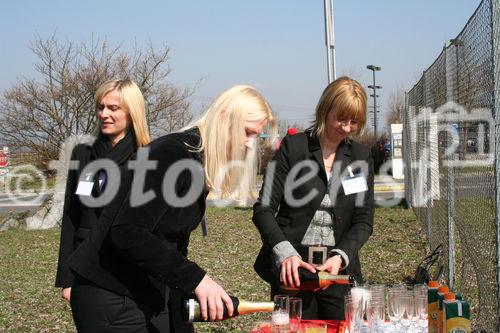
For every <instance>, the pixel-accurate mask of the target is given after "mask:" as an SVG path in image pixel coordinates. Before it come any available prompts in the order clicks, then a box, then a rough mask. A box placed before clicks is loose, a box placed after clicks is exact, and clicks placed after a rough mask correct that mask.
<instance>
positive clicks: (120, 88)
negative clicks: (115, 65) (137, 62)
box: [56, 80, 150, 301]
mask: <svg viewBox="0 0 500 333" xmlns="http://www.w3.org/2000/svg"><path fill="white" fill-rule="evenodd" d="M94 99H95V112H96V116H97V120H98V130H97V133H96V136H97V137H96V139H95V141H94V143H93V144H92V145H86V144H80V145H77V146H76V147H75V148H74V149H73V152H72V154H71V160H72V161H78V162H79V166H78V169H76V170H70V171H69V173H68V177H67V183H66V194H65V199H64V208H63V216H62V225H61V242H60V247H59V262H58V265H57V274H56V287H60V288H62V297H63V298H64V299H65V300H67V301H69V300H70V296H71V286H72V285H73V280H74V275H73V272H72V271H71V270H70V268H69V267H68V265H67V260H68V258H69V257H70V256H71V254H72V253H73V252H74V251H75V249H76V248H77V247H78V246H79V245H80V244H81V242H82V241H83V240H84V239H85V238H86V237H87V235H88V234H89V232H90V230H91V229H92V228H93V227H94V226H95V224H96V223H97V222H98V220H99V216H100V213H101V210H102V207H97V208H92V207H88V206H87V205H86V204H85V203H83V202H82V200H81V199H82V198H83V197H93V198H94V197H99V196H100V194H101V193H102V192H103V191H104V188H105V186H106V183H107V182H108V179H107V175H106V173H105V172H104V171H102V172H99V173H96V174H95V175H89V176H90V177H91V178H87V175H82V174H81V171H82V169H83V168H85V167H86V166H87V165H88V164H89V163H91V162H93V161H96V160H100V159H109V160H111V161H113V162H115V163H116V164H117V165H119V166H124V165H125V164H126V162H127V161H128V160H129V159H130V157H131V156H132V155H133V154H134V153H135V152H136V150H137V147H141V146H144V145H146V144H148V143H149V141H150V137H149V131H148V126H147V122H146V116H145V110H144V97H143V95H142V93H141V90H140V89H139V87H138V86H137V85H136V84H135V83H134V82H132V81H130V80H111V81H108V82H106V83H104V84H103V85H101V86H100V87H99V88H98V89H97V91H96V93H95V98H94ZM84 183H90V184H92V185H91V186H90V187H89V186H87V187H86V188H84V185H85V184H84ZM77 191H79V192H78V193H79V194H77Z"/></svg>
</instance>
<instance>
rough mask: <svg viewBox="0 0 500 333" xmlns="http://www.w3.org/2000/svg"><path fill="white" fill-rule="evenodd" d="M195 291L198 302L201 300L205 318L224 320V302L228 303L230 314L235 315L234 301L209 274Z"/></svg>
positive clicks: (202, 314) (202, 312)
mask: <svg viewBox="0 0 500 333" xmlns="http://www.w3.org/2000/svg"><path fill="white" fill-rule="evenodd" d="M194 293H195V295H196V297H197V298H198V302H200V310H201V316H202V317H203V320H207V319H209V320H210V321H215V320H222V318H223V314H224V305H223V303H225V304H226V307H227V313H228V315H229V316H232V315H233V310H234V309H233V301H232V300H231V298H230V297H229V295H228V294H227V293H226V291H225V290H224V289H223V288H222V287H221V286H220V285H219V284H218V283H217V282H215V281H214V280H212V279H211V278H210V277H209V276H208V275H207V274H205V276H204V277H203V280H201V282H200V283H199V284H198V286H197V287H196V289H195V290H194Z"/></svg>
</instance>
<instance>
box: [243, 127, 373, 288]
mask: <svg viewBox="0 0 500 333" xmlns="http://www.w3.org/2000/svg"><path fill="white" fill-rule="evenodd" d="M301 161H307V163H312V164H314V165H316V166H317V168H316V169H317V170H318V172H317V173H316V174H313V175H311V176H312V178H310V179H309V180H308V181H307V182H305V183H302V184H301V185H299V186H297V187H296V188H294V189H293V191H292V193H293V197H294V198H295V199H300V198H305V197H306V196H307V195H308V194H309V195H310V193H313V194H314V195H312V196H311V199H310V200H307V203H306V204H304V205H301V206H300V207H292V206H291V205H289V203H288V202H287V201H286V200H285V195H284V192H285V181H286V179H287V176H288V175H289V174H290V172H291V171H293V170H292V169H293V167H294V166H296V165H297V163H299V162H301ZM273 162H274V163H275V167H276V169H275V172H274V177H272V179H271V180H268V179H266V178H267V177H265V178H264V184H263V186H262V189H261V191H260V194H259V198H258V199H257V202H256V203H255V205H254V207H253V210H254V214H253V222H254V224H255V225H256V226H257V229H258V230H259V232H260V235H261V238H262V243H263V245H262V248H261V250H260V252H259V255H258V257H257V260H256V262H255V265H254V268H255V270H256V272H257V273H258V274H259V276H261V277H262V278H263V279H264V280H266V281H267V282H269V283H271V282H272V281H273V280H274V281H276V279H277V277H276V275H273V274H272V273H271V272H272V271H273V270H274V267H273V266H274V263H273V260H272V248H273V247H274V246H275V245H276V244H278V243H280V242H282V241H289V242H290V243H291V244H292V245H293V246H294V247H295V248H296V249H297V251H299V248H300V243H301V241H302V238H303V237H304V234H305V232H306V231H307V228H308V227H309V224H310V222H311V219H312V218H313V216H314V213H315V212H316V210H317V209H318V207H319V205H320V203H321V201H322V200H323V197H324V196H325V194H326V191H327V177H326V172H325V168H324V164H323V156H322V152H321V147H320V144H319V140H318V139H317V138H316V136H314V135H312V134H311V132H310V131H306V132H305V133H299V134H297V135H294V136H286V137H285V138H284V139H283V141H282V144H281V146H280V149H279V150H278V152H277V153H276V155H275V156H274V159H273ZM348 166H351V169H352V171H353V172H354V174H357V173H359V172H360V171H364V172H363V173H364V175H365V177H366V180H367V185H368V191H366V192H363V194H361V195H360V197H359V198H358V194H351V195H345V193H344V190H343V188H342V186H341V179H340V178H341V177H343V176H347V175H349V173H348V168H347V167H348ZM363 166H365V167H364V169H365V170H362V169H363ZM268 168H269V166H268ZM333 169H334V172H336V171H337V172H338V171H340V176H341V177H339V176H335V174H334V176H333V177H334V178H333V179H332V184H331V186H332V187H333V188H334V189H337V188H338V190H335V191H334V192H333V193H334V196H333V197H331V200H332V203H333V206H334V207H333V212H332V213H333V224H334V226H333V228H334V232H335V240H336V245H335V248H337V249H340V250H342V251H344V252H345V253H346V254H347V256H348V258H349V265H348V266H347V268H346V269H345V272H344V273H346V274H351V275H353V276H354V277H355V278H356V279H357V280H358V281H362V275H361V267H360V263H359V257H358V251H359V249H360V248H361V246H363V244H364V243H365V242H366V241H367V240H368V238H369V237H370V235H371V233H372V227H373V217H374V198H373V159H372V157H371V154H370V150H369V149H368V147H366V146H364V145H361V144H359V143H356V142H354V141H351V140H349V139H347V140H344V141H343V142H341V143H340V145H339V147H338V149H337V153H336V158H335V163H334V167H333ZM299 170H300V171H299V172H298V174H297V175H298V176H297V177H300V176H301V175H302V176H303V175H305V174H307V172H308V171H309V172H310V170H311V169H310V168H309V167H303V168H301V169H299ZM296 179H298V178H296ZM266 193H267V198H268V199H267V203H266ZM269 193H270V195H269ZM356 200H358V201H360V202H359V203H360V204H358V205H356Z"/></svg>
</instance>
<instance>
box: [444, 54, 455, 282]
mask: <svg viewBox="0 0 500 333" xmlns="http://www.w3.org/2000/svg"><path fill="white" fill-rule="evenodd" d="M452 49H453V50H454V48H453V46H450V47H448V48H446V49H445V54H444V56H445V58H444V61H445V70H446V74H445V77H446V101H447V102H453V101H455V99H456V96H454V92H455V87H457V86H458V82H455V85H454V84H453V83H454V82H453V77H454V76H453V66H451V63H450V60H451V58H452V57H448V52H450V50H452ZM446 123H447V125H449V126H450V130H454V128H453V127H452V124H449V123H448V121H447V122H446ZM452 144H453V138H452V136H451V135H448V140H447V146H448V147H450V146H451V145H452ZM454 157H455V153H454V152H453V153H452V154H451V156H447V157H446V158H447V160H448V161H449V162H450V163H448V167H447V173H446V174H447V177H446V192H447V193H448V198H447V200H448V203H447V205H446V206H447V215H448V216H447V217H448V218H447V221H448V282H449V285H450V288H451V289H453V288H454V284H455V220H454V218H453V216H454V214H453V213H454V210H455V187H454V184H455V175H454V170H453V161H454V159H455V158H454Z"/></svg>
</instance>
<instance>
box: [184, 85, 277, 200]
mask: <svg viewBox="0 0 500 333" xmlns="http://www.w3.org/2000/svg"><path fill="white" fill-rule="evenodd" d="M262 121H267V124H268V131H269V133H270V134H271V136H272V135H274V133H276V120H275V117H274V115H273V113H272V110H271V107H270V105H269V104H268V103H267V101H266V100H265V99H264V97H263V96H262V95H261V94H260V93H259V92H258V91H257V90H256V89H255V88H254V87H251V86H248V85H236V86H234V87H232V88H230V89H228V90H226V91H224V92H223V93H222V94H220V95H219V96H218V97H217V98H216V99H215V100H214V101H213V103H212V104H211V105H210V106H209V107H208V109H207V111H206V112H205V113H204V114H203V115H202V117H201V118H200V119H198V120H196V121H194V122H193V123H192V124H191V125H189V126H187V127H186V128H190V127H198V128H199V130H200V134H201V140H202V142H201V147H199V150H200V151H202V152H203V164H204V169H205V178H206V179H205V181H206V184H207V186H208V187H209V188H210V189H211V190H212V191H213V192H214V194H215V195H216V196H218V197H220V198H231V199H236V200H240V201H243V202H244V201H246V200H247V199H248V198H250V197H253V191H252V187H253V184H254V182H255V177H256V174H257V152H258V144H257V142H256V143H255V144H253V146H252V147H251V148H249V149H248V150H247V151H246V153H245V149H243V147H242V146H243V142H242V138H243V136H244V135H245V123H246V122H262ZM257 140H258V139H257ZM224 171H226V172H224Z"/></svg>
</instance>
